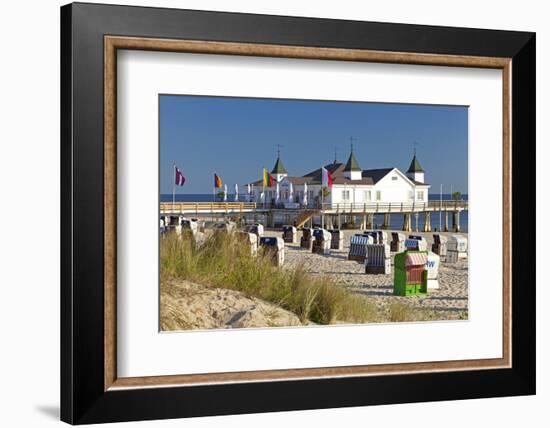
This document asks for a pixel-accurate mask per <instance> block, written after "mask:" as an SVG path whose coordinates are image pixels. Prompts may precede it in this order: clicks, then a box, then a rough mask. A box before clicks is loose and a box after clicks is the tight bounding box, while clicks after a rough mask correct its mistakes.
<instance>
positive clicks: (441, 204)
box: [439, 184, 443, 232]
mask: <svg viewBox="0 0 550 428" xmlns="http://www.w3.org/2000/svg"><path fill="white" fill-rule="evenodd" d="M442 209H443V184H440V185H439V232H442V230H441V220H442V218H441V210H442Z"/></svg>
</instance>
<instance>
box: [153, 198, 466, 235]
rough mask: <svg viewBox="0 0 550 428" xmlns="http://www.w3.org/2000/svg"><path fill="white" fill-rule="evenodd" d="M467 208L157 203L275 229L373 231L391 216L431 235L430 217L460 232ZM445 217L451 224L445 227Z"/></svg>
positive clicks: (166, 211)
mask: <svg viewBox="0 0 550 428" xmlns="http://www.w3.org/2000/svg"><path fill="white" fill-rule="evenodd" d="M467 209H468V201H462V200H458V201H455V200H445V201H429V202H424V203H418V202H416V203H414V202H411V203H376V202H374V203H362V204H355V203H339V204H331V203H324V204H320V203H319V204H311V205H308V206H307V207H306V206H304V207H299V208H294V207H292V208H289V207H285V204H284V203H280V204H262V203H256V202H175V203H172V202H161V203H160V215H161V216H175V215H184V216H192V217H197V218H200V217H210V218H212V219H216V218H237V219H239V220H244V221H252V222H257V221H261V222H262V223H264V224H265V225H266V226H272V227H273V226H275V223H276V219H280V220H282V223H285V224H295V225H296V226H297V227H303V226H305V225H306V224H308V223H309V224H313V221H314V219H318V220H319V223H320V224H321V226H322V227H327V228H341V227H342V225H343V224H346V225H348V226H349V225H354V224H358V225H359V228H360V229H372V228H374V215H375V214H380V215H383V219H384V220H383V223H382V225H381V226H380V227H381V228H382V229H389V228H390V221H391V216H392V215H401V216H402V217H403V227H402V230H403V231H407V232H411V231H413V230H415V229H416V230H418V227H416V228H414V227H413V224H414V222H413V218H414V220H415V221H416V224H418V218H419V216H422V218H423V220H424V226H423V228H422V230H423V231H424V232H431V230H432V227H431V216H432V214H438V213H441V215H442V219H443V221H442V223H443V224H442V229H443V230H442V231H444V232H447V231H453V232H460V213H461V212H462V211H464V210H467ZM449 217H451V225H450V226H449Z"/></svg>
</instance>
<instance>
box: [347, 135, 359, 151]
mask: <svg viewBox="0 0 550 428" xmlns="http://www.w3.org/2000/svg"><path fill="white" fill-rule="evenodd" d="M354 141H357V138H355V137H349V143H350V149H351V152H352V153H353V142H354Z"/></svg>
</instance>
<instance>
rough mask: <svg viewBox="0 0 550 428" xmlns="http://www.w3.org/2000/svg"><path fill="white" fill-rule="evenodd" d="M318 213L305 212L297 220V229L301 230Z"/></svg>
mask: <svg viewBox="0 0 550 428" xmlns="http://www.w3.org/2000/svg"><path fill="white" fill-rule="evenodd" d="M316 213H317V210H304V211H302V212H301V213H300V215H299V216H298V218H297V220H296V228H301V227H303V226H304V224H306V222H307V221H308V220H309V219H310V218H311V217H313V216H314V215H315V214H316Z"/></svg>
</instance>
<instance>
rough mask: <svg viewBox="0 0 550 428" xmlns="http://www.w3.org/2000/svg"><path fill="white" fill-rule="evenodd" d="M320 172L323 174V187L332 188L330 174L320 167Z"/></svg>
mask: <svg viewBox="0 0 550 428" xmlns="http://www.w3.org/2000/svg"><path fill="white" fill-rule="evenodd" d="M321 172H322V174H323V181H322V183H323V187H332V174H331V173H330V171H329V170H328V169H326V168H325V167H322V168H321Z"/></svg>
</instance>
